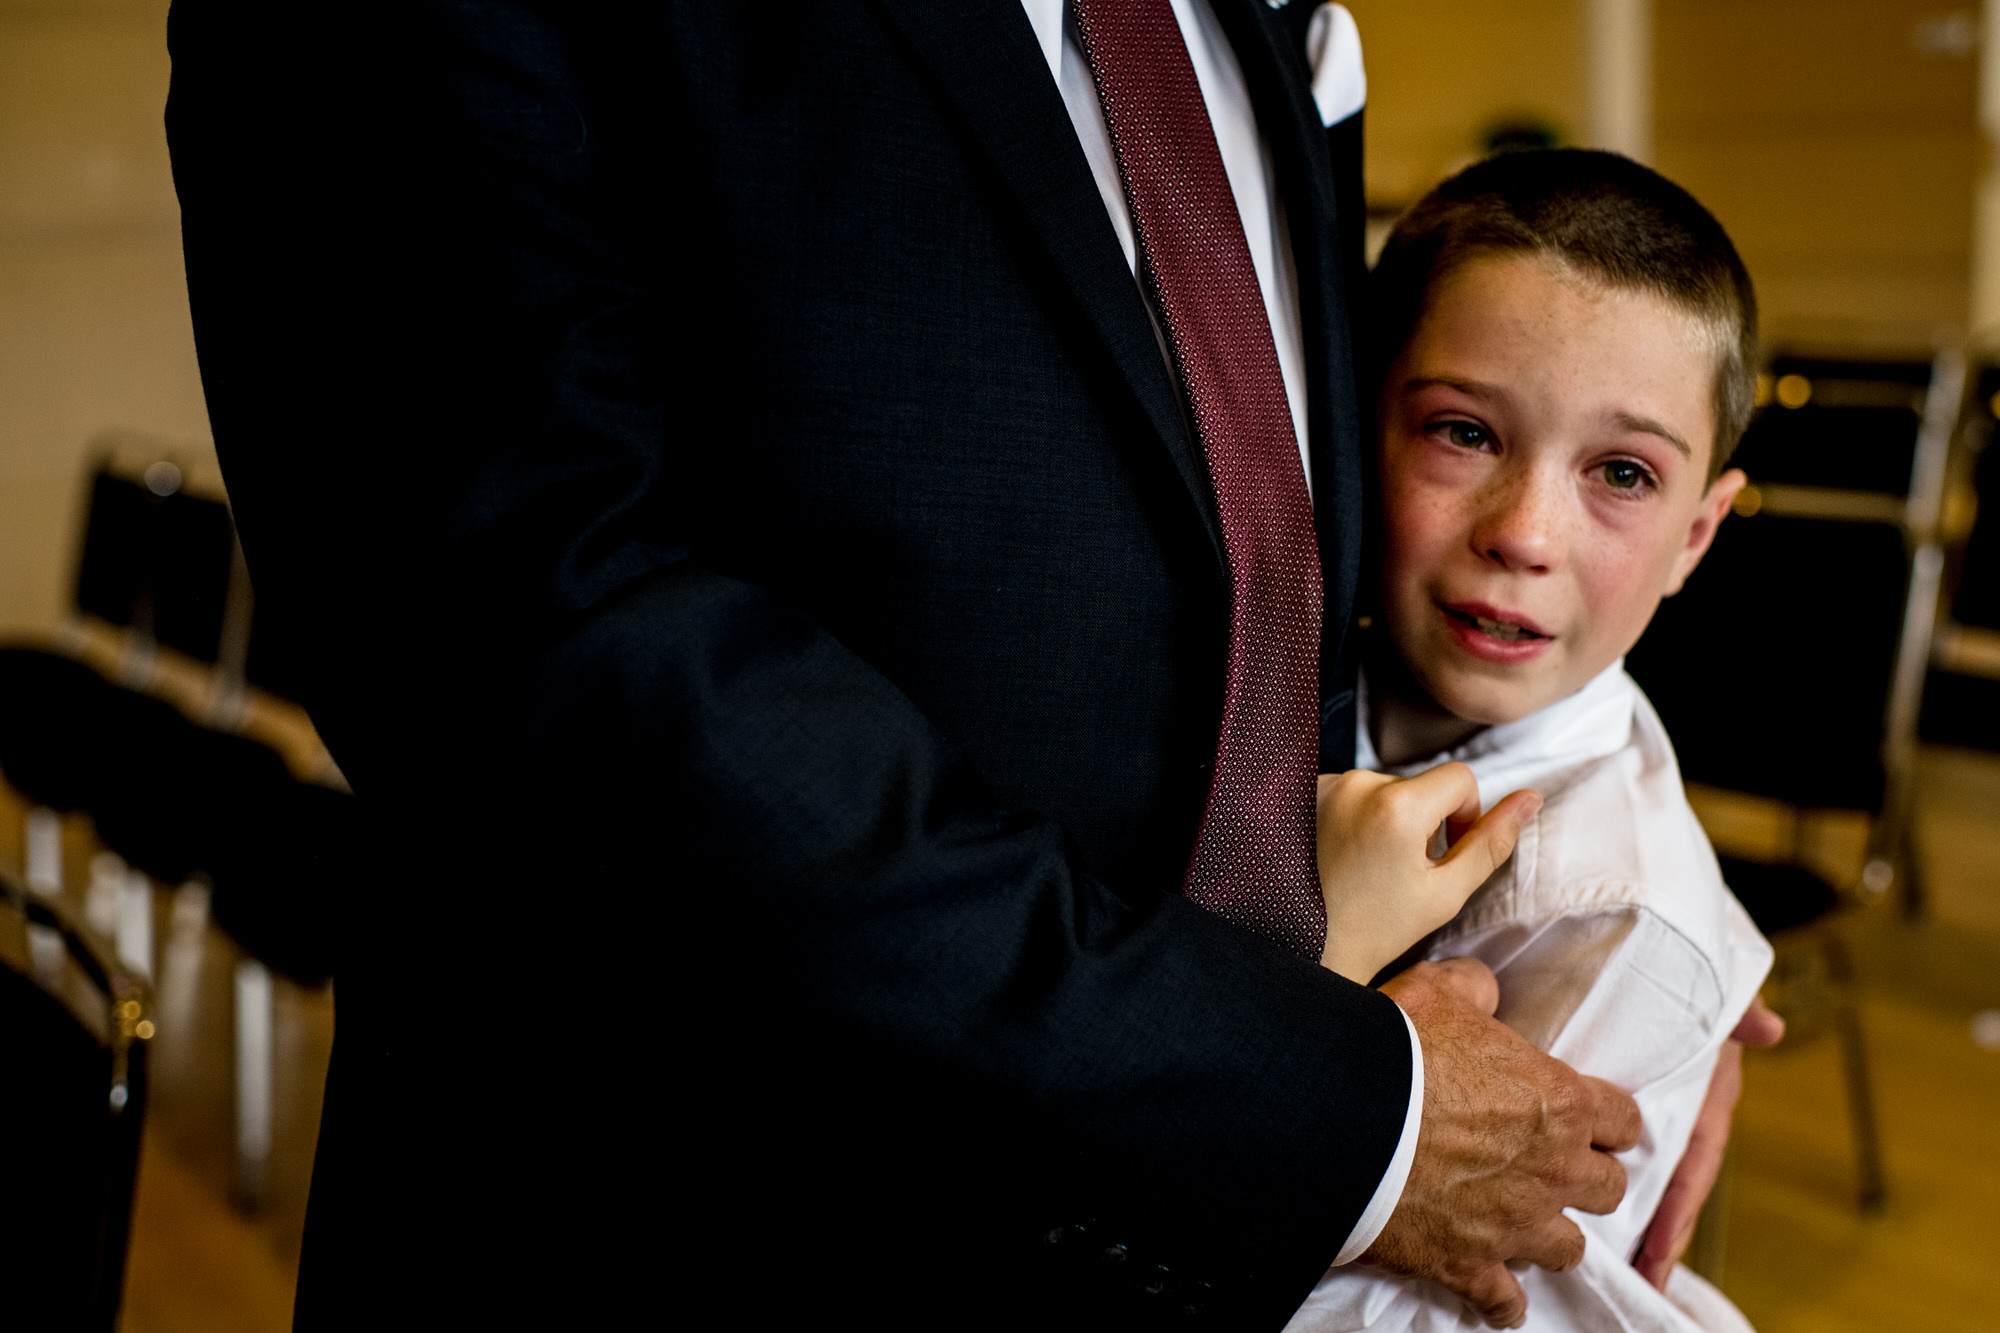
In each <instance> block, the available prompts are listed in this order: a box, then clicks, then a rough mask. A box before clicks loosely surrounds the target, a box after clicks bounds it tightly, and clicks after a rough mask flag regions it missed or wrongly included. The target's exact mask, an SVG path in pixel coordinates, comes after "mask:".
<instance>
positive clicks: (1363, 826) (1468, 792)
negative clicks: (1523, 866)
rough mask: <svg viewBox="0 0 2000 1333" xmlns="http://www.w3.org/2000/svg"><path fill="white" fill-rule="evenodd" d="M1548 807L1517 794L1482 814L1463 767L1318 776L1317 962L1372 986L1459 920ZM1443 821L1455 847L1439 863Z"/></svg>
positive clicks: (1475, 790)
mask: <svg viewBox="0 0 2000 1333" xmlns="http://www.w3.org/2000/svg"><path fill="white" fill-rule="evenodd" d="M1541 807H1542V798H1541V797H1540V796H1539V795H1537V794H1536V793H1534V792H1531V791H1517V792H1515V793H1513V794H1512V795H1511V796H1508V797H1507V798H1506V799H1505V800H1503V801H1501V802H1500V803H1499V804H1498V805H1496V806H1494V807H1493V808H1492V809H1491V810H1489V811H1487V812H1486V816H1485V818H1483V819H1482V818H1480V815H1479V784H1478V783H1477V782H1476V781H1474V780H1473V776H1472V770H1471V769H1469V768H1467V767H1466V766H1465V765H1464V764H1440V765H1438V767H1436V768H1433V769H1431V770H1430V771H1429V772H1427V773H1420V774H1418V775H1417V776H1416V777H1413V778H1392V777H1386V776H1384V775H1383V774H1380V773H1370V772H1367V771H1366V770H1364V769H1355V770H1354V771H1352V772H1349V773H1341V774H1338V775H1333V774H1321V775H1320V779H1319V884H1320V893H1321V895H1322V896H1324V897H1325V899H1326V947H1325V949H1324V950H1323V951H1322V952H1321V954H1320V965H1321V966H1323V967H1327V968H1330V969H1332V970H1333V971H1335V972H1338V973H1340V974H1341V975H1342V976H1344V977H1346V978H1348V979H1349V980H1351V981H1358V982H1360V983H1361V984H1362V985H1364V986H1365V985H1367V984H1368V982H1369V981H1371V980H1373V978H1374V976H1375V974H1376V973H1377V972H1379V971H1381V970H1382V969H1383V968H1384V967H1387V966H1388V965H1389V964H1390V963H1393V962H1395V961H1396V959H1398V958H1400V957H1402V955H1403V952H1404V951H1405V950H1407V949H1408V948H1409V947H1410V946H1411V945H1413V944H1415V943H1416V942H1417V941H1418V940H1421V939H1422V938H1423V937H1424V936H1426V935H1428V934H1430V933H1431V932H1432V931H1434V930H1436V929H1437V928H1438V927H1439V926H1442V925H1443V924H1444V923H1445V922H1447V921H1449V920H1451V919H1452V917H1453V916H1455V915H1457V913H1458V909H1459V908H1460V907H1462V906H1464V905H1465V900H1466V899H1467V898H1469V897H1471V896H1472V891H1473V890H1474V889H1476V888H1478V887H1479V886H1480V885H1481V884H1484V883H1485V882H1486V879H1487V877H1488V876H1490V875H1491V874H1492V873H1493V872H1494V871H1495V870H1497V869H1499V867H1500V864H1501V863H1502V862H1503V861H1505V860H1506V859H1507V857H1508V856H1509V855H1510V854H1511V853H1512V852H1513V850H1514V843H1515V841H1516V840H1517V839H1518V838H1519V837H1520V836H1521V827H1522V825H1524V824H1525V823H1527V821H1528V820H1529V819H1531V818H1533V817H1534V814H1535V812H1536V811H1537V810H1539V809H1541ZM1440 825H1442V826H1443V827H1444V829H1445V836H1446V839H1447V841H1448V842H1449V843H1450V850H1449V851H1447V852H1446V853H1445V854H1444V856H1442V857H1441V858H1438V859H1436V860H1433V859H1432V858H1431V855H1430V844H1431V840H1432V838H1433V837H1434V836H1435V835H1436V833H1437V830H1438V827H1439V826H1440Z"/></svg>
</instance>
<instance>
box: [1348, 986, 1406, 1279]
mask: <svg viewBox="0 0 2000 1333" xmlns="http://www.w3.org/2000/svg"><path fill="white" fill-rule="evenodd" d="M1403 1026H1404V1027H1406V1028H1408V1029H1409V1030H1410V1101H1409V1106H1408V1109H1407V1110H1405V1111H1404V1112H1403V1137H1402V1138H1400V1139H1398V1140H1397V1141H1396V1155H1395V1156H1394V1157H1391V1158H1390V1159H1389V1169H1388V1170H1387V1171H1384V1172H1383V1173H1382V1182H1381V1184H1379V1185H1377V1186H1376V1187H1375V1193H1374V1195H1373V1197H1371V1198H1370V1199H1369V1200H1368V1206H1367V1207H1366V1208H1364V1209H1363V1210H1362V1212H1361V1220H1360V1221H1358V1222H1356V1223H1355V1224H1354V1230H1353V1231H1352V1232H1350V1233H1348V1237H1347V1243H1346V1244H1345V1245H1342V1246H1341V1247H1340V1253H1339V1254H1336V1255H1335V1256H1334V1257H1333V1266H1334V1267H1335V1268H1339V1267H1340V1266H1341V1265H1342V1264H1351V1263H1353V1262H1354V1261H1355V1260H1356V1259H1359V1258H1360V1257H1361V1256H1362V1255H1363V1254H1364V1253H1366V1252H1367V1250H1368V1247H1369V1246H1370V1245H1373V1244H1374V1243H1375V1238H1376V1237H1377V1236H1379V1235H1381V1234H1382V1228H1383V1227H1385V1226H1387V1225H1388V1224H1389V1215H1390V1214H1391V1213H1394V1212H1395V1211H1396V1205H1397V1204H1398V1203H1399V1202H1401V1201H1402V1198H1403V1186H1404V1185H1406V1184H1408V1183H1409V1180H1410V1163H1411V1162H1414V1161H1415V1160H1416V1158H1417V1130H1418V1129H1420V1128H1421V1127H1422V1126H1423V1122H1424V1047H1423V1043H1422V1042H1420V1041H1418V1040H1417V1025H1416V1024H1415V1023H1412V1022H1411V1021H1410V1016H1409V1015H1408V1014H1404V1015H1403Z"/></svg>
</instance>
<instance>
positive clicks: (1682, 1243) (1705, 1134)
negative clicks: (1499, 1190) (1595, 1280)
mask: <svg viewBox="0 0 2000 1333" xmlns="http://www.w3.org/2000/svg"><path fill="white" fill-rule="evenodd" d="M1784 1035H1785V1020H1784V1019H1782V1018H1780V1017H1778V1016H1777V1015H1776V1014H1775V1013H1772V1012H1771V1010H1770V1008H1769V1007H1768V1006H1766V1005H1765V1003H1764V997H1763V996H1761V995H1760V996H1758V997H1757V998H1756V999H1755V1000H1752V1001H1751V1002H1750V1010H1749V1012H1748V1013H1746V1014H1744V1015H1743V1018H1742V1021H1740V1022H1739V1023H1737V1025H1736V1030H1735V1031H1734V1032H1732V1033H1730V1034H1729V1040H1728V1041H1725V1042H1724V1043H1722V1053H1721V1055H1720V1056H1718V1057H1717V1059H1716V1062H1715V1073H1714V1074H1713V1075H1711V1076H1710V1078H1709V1080H1708V1096H1707V1097H1705V1098H1703V1099H1702V1103H1701V1114H1700V1115H1699V1116H1698V1117H1696V1119H1695V1122H1694V1132H1693V1133H1692V1134H1690V1135H1689V1136H1688V1146H1687V1151H1686V1152H1683V1153H1682V1154H1681V1161H1680V1165H1679V1166H1677V1167H1675V1168H1674V1178H1673V1179H1672V1180H1670V1181H1668V1182H1667V1192H1666V1194H1665V1195H1663V1196H1662V1197H1661V1199H1660V1206H1659V1208H1658V1209H1657V1210H1655V1211H1654V1213H1653V1220H1652V1222H1651V1223H1650V1224H1648V1225H1647V1227H1646V1239H1645V1242H1644V1243H1643V1244H1642V1245H1640V1247H1639V1253H1638V1256H1637V1257H1636V1258H1634V1259H1633V1260H1632V1266H1633V1267H1634V1268H1636V1269H1638V1270H1639V1275H1640V1276H1641V1277H1643V1278H1645V1279H1646V1281H1648V1282H1650V1283H1652V1284H1653V1285H1654V1286H1655V1287H1658V1288H1659V1289H1660V1290H1661V1291H1665V1290H1666V1289H1667V1278H1668V1277H1669V1276H1671V1275H1672V1274H1673V1271H1674V1265H1675V1264H1677V1263H1679V1262H1680V1261H1681V1255H1683V1254H1685V1253H1686V1252H1687V1247H1688V1242H1689V1241H1690V1240H1692V1239H1693V1238H1694V1224H1695V1221H1696V1219H1698V1218H1699V1217H1700V1216H1701V1207H1702V1205H1703V1204H1705V1203H1707V1202H1708V1192H1709V1191H1710V1190H1712V1189H1714V1188H1715V1178H1716V1176H1718V1175H1719V1174H1721V1171H1722V1154H1723V1152H1724V1151H1725V1150H1727V1149H1728V1147H1729V1122H1730V1118H1731V1117H1732V1116H1733V1115H1734V1113H1735V1111H1736V1098H1737V1095H1738V1094H1739V1093H1741V1092H1742V1091H1743V1048H1744V1047H1745V1046H1776V1045H1777V1044H1778V1041H1779V1039H1780V1038H1782V1037H1783V1036H1784Z"/></svg>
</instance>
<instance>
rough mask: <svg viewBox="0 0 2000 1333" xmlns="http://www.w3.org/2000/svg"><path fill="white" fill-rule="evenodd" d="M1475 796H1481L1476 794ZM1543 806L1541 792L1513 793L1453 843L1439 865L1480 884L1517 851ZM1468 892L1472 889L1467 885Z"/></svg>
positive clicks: (1473, 882)
mask: <svg viewBox="0 0 2000 1333" xmlns="http://www.w3.org/2000/svg"><path fill="white" fill-rule="evenodd" d="M1473 799H1474V800H1475V801H1476V800H1477V799H1478V796H1477V794H1476V793H1475V794H1474V797H1473ZM1541 808H1542V798H1541V794H1540V793H1539V792H1532V791H1517V792H1514V793H1512V794H1511V795H1509V796H1508V797H1506V799H1504V800H1502V801H1501V802H1500V804H1498V805H1496V806H1494V807H1493V808H1492V809H1491V810H1488V811H1487V812H1486V815H1485V817H1484V818H1482V819H1480V820H1479V821H1478V822H1477V823H1475V824H1474V825H1473V826H1472V827H1471V828H1469V829H1467V830H1466V831H1465V836H1464V837H1462V838H1460V839H1459V840H1458V841H1457V842H1456V843H1454V844H1453V845H1452V848H1451V850H1450V851H1448V852H1446V853H1445V855H1444V859H1443V860H1441V861H1439V862H1438V867H1439V868H1440V869H1444V868H1446V867H1450V868H1452V869H1453V870H1454V871H1456V872H1457V873H1460V874H1462V875H1464V876H1465V877H1466V878H1468V879H1470V880H1471V881H1472V886H1473V887H1477V886H1478V885H1479V884H1481V883H1483V882H1485V879H1486V877H1487V876H1488V875H1491V874H1492V873H1493V872H1494V871H1496V870H1498V869H1499V868H1500V866H1501V863H1502V862H1504V861H1506V859H1507V858H1508V857H1509V856H1512V855H1513V854H1514V844H1515V843H1516V842H1519V841H1520V839H1521V829H1522V828H1523V827H1524V826H1525V825H1526V824H1527V822H1528V821H1529V820H1530V819H1533V818H1534V817H1535V812H1536V811H1538V810H1540V809H1541ZM1467 892H1468V893H1469V892H1471V889H1470V888H1468V889H1467Z"/></svg>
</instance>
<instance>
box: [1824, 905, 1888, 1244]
mask: <svg viewBox="0 0 2000 1333" xmlns="http://www.w3.org/2000/svg"><path fill="white" fill-rule="evenodd" d="M1820 937H1821V941H1822V944H1823V947H1824V948H1825V950H1826V958H1827V966H1828V968H1829V969H1830V970H1831V971H1832V973H1833V982H1834V986H1833V991H1834V1024H1835V1026H1836V1027H1837V1028H1838V1029H1839V1033H1840V1056H1841V1061H1840V1063H1841V1070H1842V1073H1843V1074H1844V1075H1845V1077H1846V1081H1847V1109H1848V1114H1849V1116H1850V1117H1851V1118H1852V1120H1853V1123H1854V1165H1855V1174H1856V1176H1857V1177H1858V1180H1857V1183H1858V1185H1859V1190H1858V1194H1859V1200H1860V1204H1861V1211H1862V1212H1864V1213H1870V1214H1873V1213H1879V1212H1881V1211H1882V1205H1883V1200H1884V1196H1885V1192H1886V1187H1885V1186H1884V1184H1883V1179H1882V1136H1881V1131H1880V1129H1879V1128H1878V1126H1877V1125H1876V1121H1875V1090H1874V1085H1873V1083H1872V1082H1871V1081H1870V1079H1869V1077H1868V1051H1867V1047H1866V1045H1865V1044H1864V1043H1863V1041H1862V1037H1861V1010H1860V1006H1859V1005H1857V1004H1856V1003H1855V998H1854V989H1855V988H1854V961H1853V959H1852V957H1850V956H1849V954H1848V952H1847V946H1846V945H1845V944H1844V943H1843V942H1842V941H1841V939H1840V937H1839V936H1838V935H1835V934H1834V933H1833V932H1832V931H1831V930H1824V929H1823V930H1822V931H1821V932H1820Z"/></svg>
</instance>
